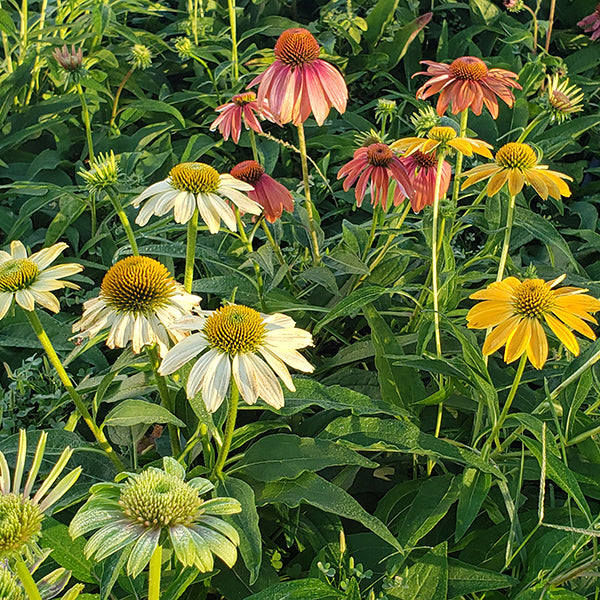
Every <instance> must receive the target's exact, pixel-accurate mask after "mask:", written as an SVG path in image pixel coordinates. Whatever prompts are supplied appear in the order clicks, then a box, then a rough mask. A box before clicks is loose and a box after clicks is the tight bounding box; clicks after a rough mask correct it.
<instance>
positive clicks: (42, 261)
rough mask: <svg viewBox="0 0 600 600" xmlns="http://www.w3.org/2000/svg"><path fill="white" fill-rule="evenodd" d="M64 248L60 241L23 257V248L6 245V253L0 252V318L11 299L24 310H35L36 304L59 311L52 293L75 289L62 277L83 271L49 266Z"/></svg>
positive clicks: (72, 265) (16, 244)
mask: <svg viewBox="0 0 600 600" xmlns="http://www.w3.org/2000/svg"><path fill="white" fill-rule="evenodd" d="M65 248H68V246H67V244H65V243H63V242H60V243H58V244H54V245H53V246H50V247H49V248H43V249H42V250H40V251H39V252H35V253H34V254H32V255H31V256H27V250H25V246H23V244H22V243H21V242H19V241H15V242H11V244H10V254H9V253H8V252H4V251H3V250H0V319H2V318H3V317H4V316H5V315H6V313H7V312H8V309H9V308H10V307H11V305H12V301H13V298H14V300H15V301H16V302H17V304H18V305H19V306H21V307H23V308H24V309H25V310H28V311H32V310H33V309H34V308H35V303H36V302H37V303H38V304H40V305H41V306H43V307H44V308H47V309H48V310H51V311H52V312H55V313H56V312H58V311H59V310H60V303H59V302H58V299H57V298H56V296H55V295H54V294H53V293H52V292H53V291H55V290H60V289H62V288H65V287H69V288H73V289H78V288H79V286H78V285H76V284H74V283H71V282H69V281H63V280H62V278H63V277H69V276H70V275H75V273H79V272H80V271H82V270H83V267H82V266H81V265H78V264H75V263H68V264H63V265H56V266H54V267H50V266H49V265H50V264H51V263H53V262H54V261H55V260H56V259H57V258H58V256H59V254H60V253H61V252H62V251H63V250H65Z"/></svg>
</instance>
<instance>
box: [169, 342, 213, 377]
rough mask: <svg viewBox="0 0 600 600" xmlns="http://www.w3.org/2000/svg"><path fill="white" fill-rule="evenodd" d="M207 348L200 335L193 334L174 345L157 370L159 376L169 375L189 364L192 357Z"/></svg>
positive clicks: (206, 343)
mask: <svg viewBox="0 0 600 600" xmlns="http://www.w3.org/2000/svg"><path fill="white" fill-rule="evenodd" d="M207 346H208V342H207V341H206V338H205V337H204V335H203V334H202V333H194V334H192V335H190V336H189V337H187V338H185V340H183V341H181V342H179V343H178V344H175V346H173V348H171V349H170V350H169V351H168V352H167V354H166V356H165V358H164V360H163V361H162V363H161V365H160V369H159V373H160V374H161V375H170V374H171V373H174V372H175V371H177V369H180V368H181V367H183V365H185V364H186V363H187V362H189V361H190V360H191V359H192V358H194V356H196V355H197V354H199V353H200V352H202V350H204V349H205V348H206V347H207Z"/></svg>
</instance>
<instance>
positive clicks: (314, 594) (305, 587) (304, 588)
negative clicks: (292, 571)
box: [246, 579, 344, 600]
mask: <svg viewBox="0 0 600 600" xmlns="http://www.w3.org/2000/svg"><path fill="white" fill-rule="evenodd" d="M316 598H318V599H319V600H336V599H337V598H344V594H343V593H342V592H340V591H338V590H336V589H335V588H333V587H331V586H330V585H327V584H326V583H324V582H323V581H320V580H319V579H299V580H297V581H286V582H284V583H278V584H277V585H273V586H271V587H269V588H267V589H266V590H263V591H262V592H258V594H252V596H248V597H247V598H246V600H315V599H316Z"/></svg>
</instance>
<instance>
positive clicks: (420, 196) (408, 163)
mask: <svg viewBox="0 0 600 600" xmlns="http://www.w3.org/2000/svg"><path fill="white" fill-rule="evenodd" d="M400 162H401V163H402V164H403V165H404V166H405V167H406V169H407V171H408V173H409V176H410V177H411V180H412V183H413V186H414V190H415V191H414V194H413V195H412V196H410V205H411V206H412V209H413V210H414V211H415V212H416V213H418V212H421V211H422V210H423V209H424V208H425V207H426V206H433V202H434V199H435V180H436V175H437V157H436V155H435V152H429V153H427V154H424V153H423V152H420V151H419V150H417V151H416V152H414V153H413V154H411V155H410V156H403V157H402V158H400ZM451 178H452V170H451V168H450V165H449V164H448V163H447V162H446V161H444V162H443V164H442V179H441V187H440V198H443V197H444V196H445V195H446V192H447V191H448V188H449V187H450V179H451Z"/></svg>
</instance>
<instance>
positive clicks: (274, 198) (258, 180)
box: [230, 160, 294, 223]
mask: <svg viewBox="0 0 600 600" xmlns="http://www.w3.org/2000/svg"><path fill="white" fill-rule="evenodd" d="M230 173H231V175H233V177H235V178H236V179H239V180H240V181H245V182H246V183H249V184H250V185H251V186H252V187H253V188H254V189H253V190H252V191H250V192H247V194H248V197H249V198H250V199H251V200H254V201H255V202H257V203H258V204H260V205H261V206H262V207H263V211H264V214H265V218H266V219H267V221H269V223H275V221H277V219H279V218H281V213H282V212H283V210H284V209H285V210H287V212H294V199H293V198H292V194H291V193H290V192H289V190H288V189H287V188H285V187H284V186H283V185H281V183H279V182H278V181H275V180H274V179H273V178H272V177H270V176H269V175H267V174H266V173H265V168H264V167H263V166H262V165H260V164H259V163H257V162H256V161H255V160H245V161H243V162H241V163H238V164H237V165H235V167H233V169H231V171H230Z"/></svg>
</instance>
